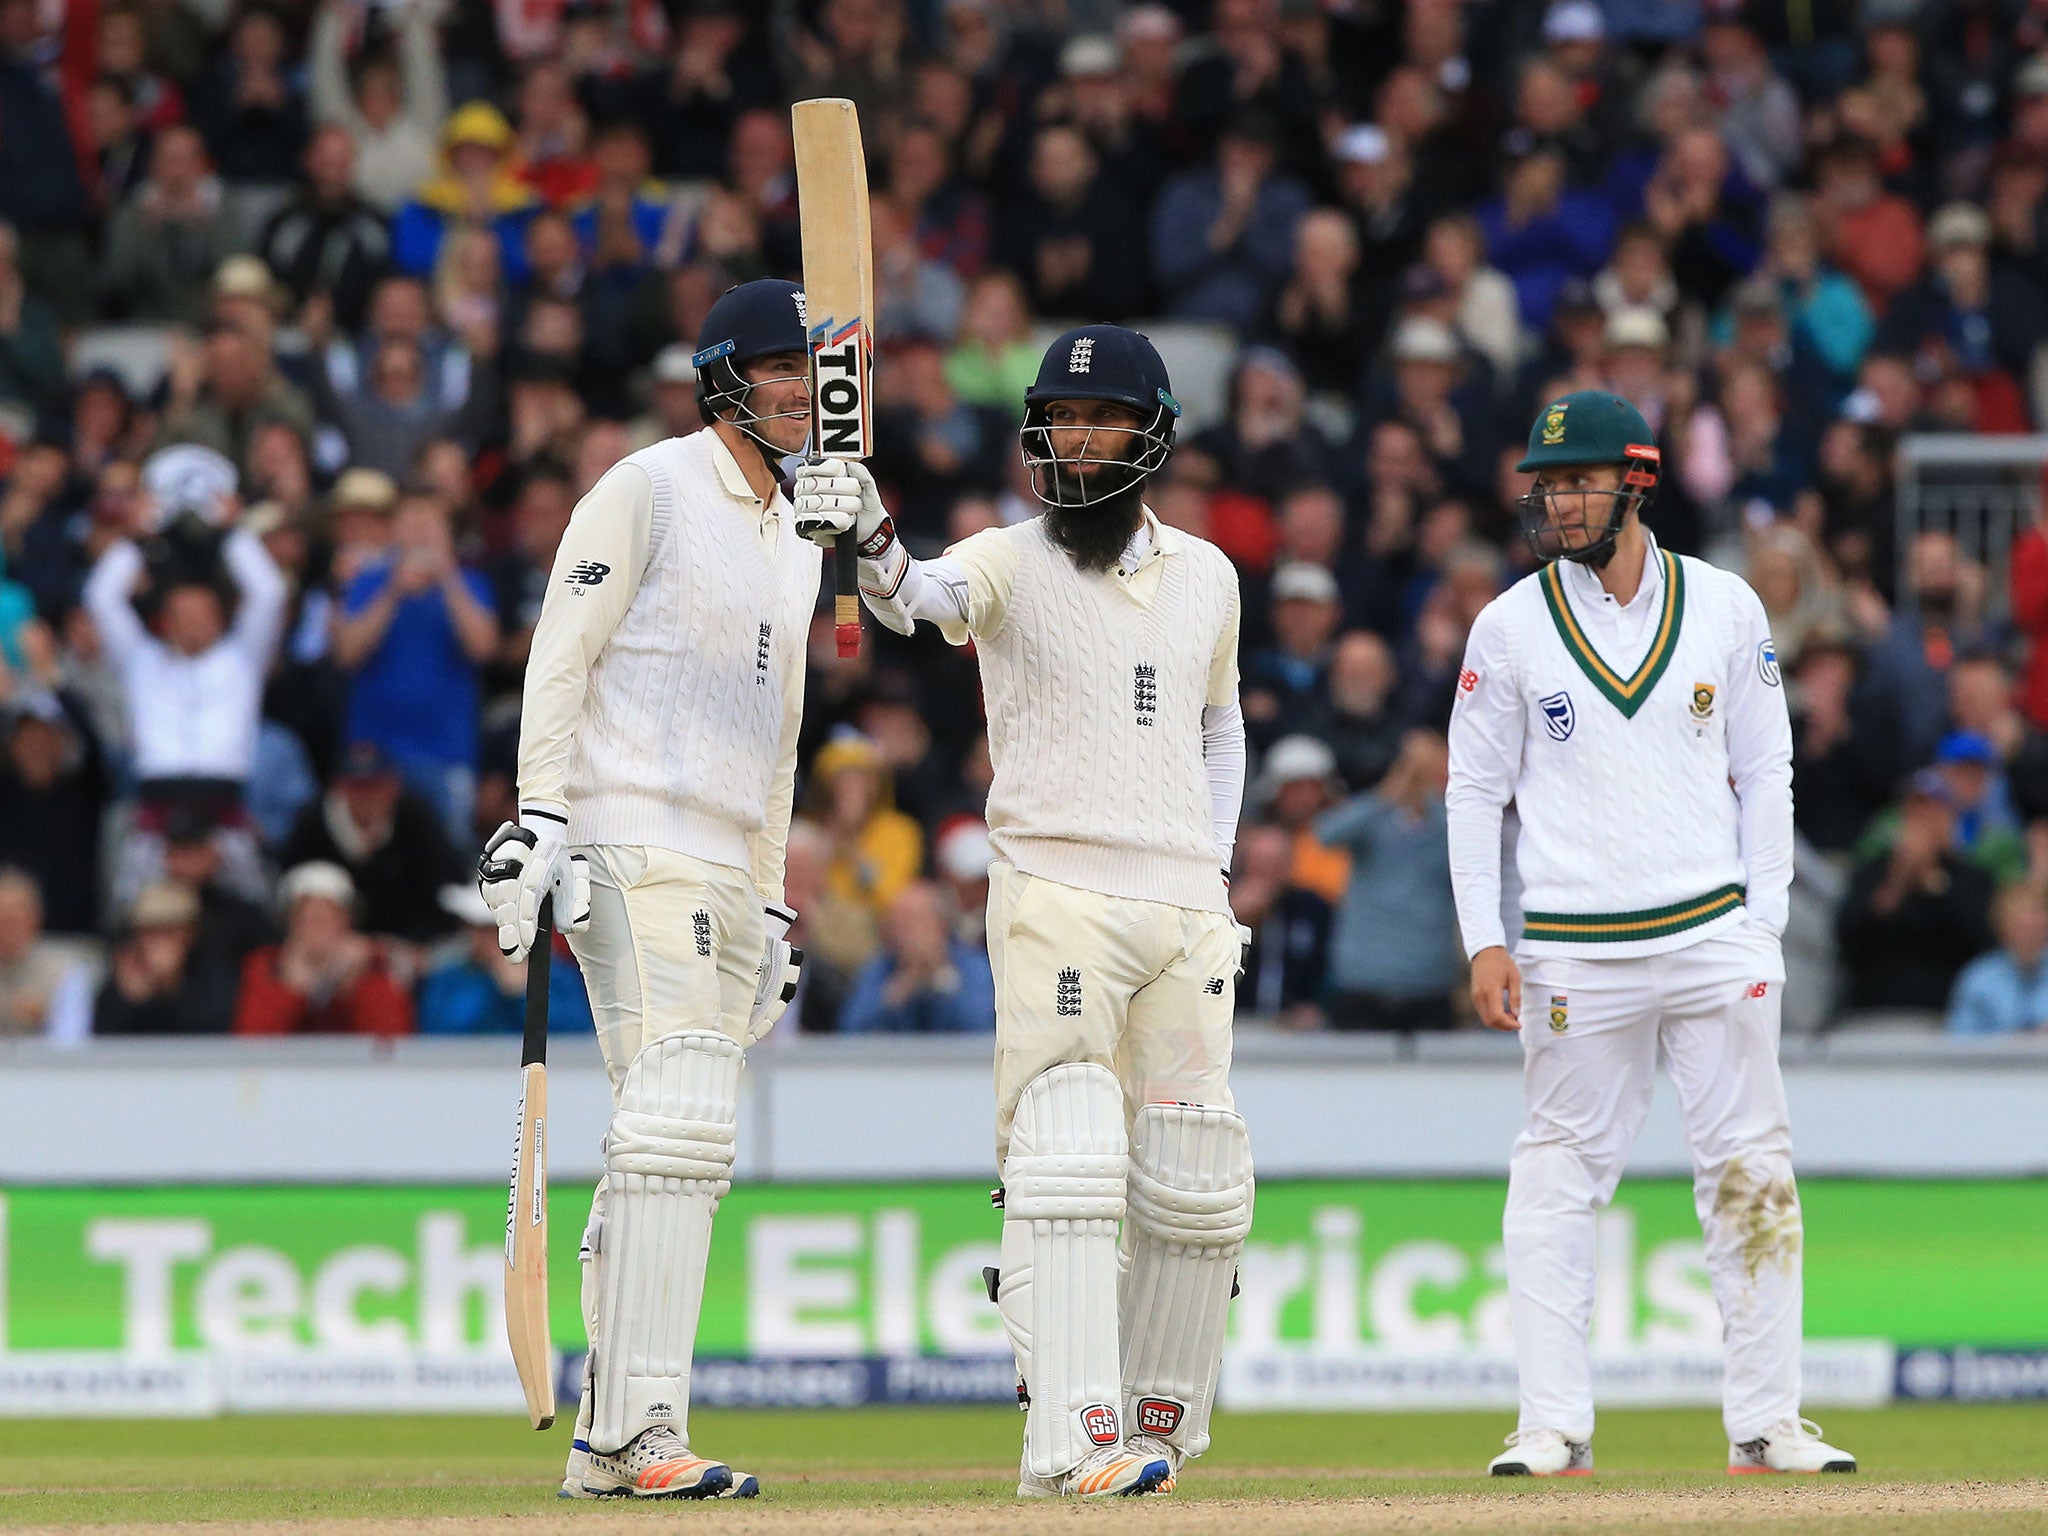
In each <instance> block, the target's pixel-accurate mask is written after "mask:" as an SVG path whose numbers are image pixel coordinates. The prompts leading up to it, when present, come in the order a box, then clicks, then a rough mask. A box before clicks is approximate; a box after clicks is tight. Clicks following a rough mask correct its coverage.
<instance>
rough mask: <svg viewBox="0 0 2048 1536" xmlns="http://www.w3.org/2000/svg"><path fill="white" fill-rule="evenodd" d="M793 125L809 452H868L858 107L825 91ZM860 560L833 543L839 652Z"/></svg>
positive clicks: (853, 618) (870, 282)
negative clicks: (807, 372) (806, 355)
mask: <svg viewBox="0 0 2048 1536" xmlns="http://www.w3.org/2000/svg"><path fill="white" fill-rule="evenodd" d="M790 123H791V128H792V129H793V131H794V133H795V138H796V200H797V219H798V223H799V227H800V230H801V233H802V237H803V247H804V304H805V309H806V316H805V323H806V325H807V327H808V329H809V333H810V359H811V361H810V371H811V453H812V455H813V457H814V458H831V459H864V458H866V457H867V456H868V455H869V454H870V453H871V452H873V451H874V418H873V411H872V409H871V407H872V404H873V402H872V400H871V398H870V390H869V386H870V375H871V373H872V370H873V364H874V330H873V326H874V315H875V248H874V240H873V238H872V237H871V236H870V235H869V233H868V162H867V155H866V154H865V152H864V151H863V150H862V149H861V143H860V114H859V113H858V112H856V111H855V110H854V106H853V103H852V102H850V101H848V100H846V99H845V98H844V97H839V96H821V97H819V98H817V99H816V100H813V101H800V102H798V103H796V105H795V106H793V107H791V108H790ZM858 561H859V555H858V553H857V552H856V548H855V541H854V539H853V538H852V537H851V536H850V535H847V536H843V537H841V538H840V539H838V540H837V541H835V544H834V548H833V563H834V569H835V573H836V583H835V586H836V590H835V592H834V596H833V622H834V628H835V630H836V633H837V636H838V640H839V654H840V655H841V656H858V655H859V654H860V591H859V578H860V567H859V564H858Z"/></svg>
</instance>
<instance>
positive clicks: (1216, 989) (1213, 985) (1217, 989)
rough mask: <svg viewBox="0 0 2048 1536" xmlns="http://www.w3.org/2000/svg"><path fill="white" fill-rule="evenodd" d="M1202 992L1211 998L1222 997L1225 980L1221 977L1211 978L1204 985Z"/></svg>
mask: <svg viewBox="0 0 2048 1536" xmlns="http://www.w3.org/2000/svg"><path fill="white" fill-rule="evenodd" d="M1202 990H1203V991H1204V992H1206V993H1208V994H1209V995H1210V996H1211V997H1221V996H1222V995H1223V978H1222V977H1221V976H1211V977H1210V978H1209V979H1208V980H1207V981H1205V982H1203V983H1202Z"/></svg>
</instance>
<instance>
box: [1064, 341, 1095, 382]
mask: <svg viewBox="0 0 2048 1536" xmlns="http://www.w3.org/2000/svg"><path fill="white" fill-rule="evenodd" d="M1094 354H1095V338H1094V337H1093V336H1083V337H1082V338H1081V339H1080V340H1079V341H1077V342H1075V343H1074V350H1073V351H1071V352H1069V353H1068V354H1067V372H1069V373H1086V372H1087V371H1088V360H1089V358H1091V357H1092V356H1094Z"/></svg>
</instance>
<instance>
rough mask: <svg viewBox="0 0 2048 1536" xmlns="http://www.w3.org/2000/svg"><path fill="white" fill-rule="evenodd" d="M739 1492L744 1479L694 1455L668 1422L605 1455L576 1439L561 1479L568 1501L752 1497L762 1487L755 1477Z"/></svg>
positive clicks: (720, 1465)
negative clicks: (745, 1490)
mask: <svg viewBox="0 0 2048 1536" xmlns="http://www.w3.org/2000/svg"><path fill="white" fill-rule="evenodd" d="M745 1482H746V1483H747V1484H750V1485H751V1489H750V1491H749V1492H746V1493H742V1492H741V1491H740V1487H741V1482H740V1479H738V1478H735V1477H734V1476H733V1471H732V1468H731V1467H728V1466H727V1465H726V1464H725V1463H724V1462H722V1461H707V1460H706V1459H705V1458H703V1457H702V1456H692V1455H691V1454H690V1448H689V1447H688V1446H686V1445H684V1444H683V1441H682V1437H681V1436H680V1435H678V1434H677V1433H676V1432H675V1431H674V1430H672V1429H670V1428H669V1427H668V1426H667V1425H665V1424H657V1425H655V1426H654V1428H652V1429H646V1430H642V1431H641V1432H640V1433H639V1434H637V1435H635V1436H634V1437H633V1438H632V1439H631V1440H629V1441H627V1442H626V1445H625V1448H624V1449H623V1450H620V1451H616V1452H614V1453H612V1454H611V1455H609V1456H607V1455H604V1454H602V1453H601V1452H598V1451H593V1450H592V1449H591V1448H590V1444H589V1442H588V1441H584V1440H578V1441H575V1442H574V1443H573V1445H572V1446H571V1449H570V1451H569V1470H568V1473H567V1475H566V1476H565V1477H563V1479H562V1494H561V1496H562V1497H563V1498H565V1499H614V1498H635V1499H713V1498H719V1497H723V1496H728V1495H730V1496H732V1497H736V1498H750V1497H752V1495H753V1494H755V1493H759V1492H760V1491H761V1485H760V1484H759V1483H758V1482H757V1481H756V1480H755V1479H753V1478H752V1477H749V1478H746V1479H745Z"/></svg>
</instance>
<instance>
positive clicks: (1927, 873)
mask: <svg viewBox="0 0 2048 1536" xmlns="http://www.w3.org/2000/svg"><path fill="white" fill-rule="evenodd" d="M1955 836H1956V808H1955V802H1954V793H1953V791H1952V790H1951V789H1950V788H1949V782H1948V780H1947V778H1945V777H1944V776H1943V775H1942V773H1941V771H1940V770H1939V769H1936V768H1923V769H1921V770H1920V771H1919V772H1918V773H1916V774H1914V775H1913V779H1912V782H1911V783H1910V784H1909V785H1908V786H1907V789H1906V793H1905V796H1904V798H1903V799H1902V801H1901V803H1900V806H1899V811H1898V823H1897V831H1896V833H1895V834H1894V835H1892V836H1891V837H1890V838H1889V839H1888V840H1887V842H1886V844H1885V845H1883V846H1879V847H1873V848H1872V849H1871V850H1870V851H1868V852H1866V853H1865V854H1864V855H1863V857H1862V858H1861V859H1860V860H1859V861H1858V863H1857V866H1856V873H1855V875H1854V877H1853V878H1852V879H1851V880H1850V882H1849V890H1848V893H1847V894H1846V895H1845V896H1844V897H1843V898H1842V908H1841V913H1840V916H1839V917H1838V918H1837V922H1836V928H1837V937H1838V940H1839V943H1840V945H1841V957H1842V965H1843V968H1844V970H1845V972H1846V973H1847V976H1848V995H1847V998H1846V1001H1847V1003H1848V1005H1849V1006H1850V1007H1852V1008H1923V1009H1939V1008H1942V1007H1944V1006H1945V1005H1946V1004H1947V1002H1948V995H1949V989H1950V987H1951V985H1952V983H1953V982H1954V980H1955V977H1956V974H1957V973H1958V972H1959V971H1961V970H1962V968H1963V966H1964V965H1965V964H1967V963H1968V962H1969V961H1970V959H1971V958H1972V957H1973V956H1975V955H1978V954H1981V953H1982V952H1983V951H1984V950H1985V949H1986V948H1987V947H1988V946H1989V944H1990V940H1991V930H1990V908H1991V896H1992V879H1991V875H1990V874H1989V873H1988V872H1987V871H1985V870H1984V869H1981V868H1979V867H1978V866H1977V865H1975V864H1973V863H1972V862H1971V861H1970V860H1969V859H1968V858H1966V857H1965V856H1964V855H1963V854H1961V853H1958V852H1957V851H1956V850H1955Z"/></svg>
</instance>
